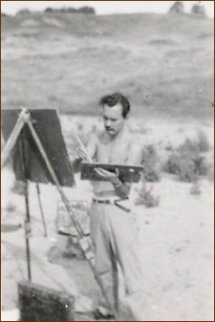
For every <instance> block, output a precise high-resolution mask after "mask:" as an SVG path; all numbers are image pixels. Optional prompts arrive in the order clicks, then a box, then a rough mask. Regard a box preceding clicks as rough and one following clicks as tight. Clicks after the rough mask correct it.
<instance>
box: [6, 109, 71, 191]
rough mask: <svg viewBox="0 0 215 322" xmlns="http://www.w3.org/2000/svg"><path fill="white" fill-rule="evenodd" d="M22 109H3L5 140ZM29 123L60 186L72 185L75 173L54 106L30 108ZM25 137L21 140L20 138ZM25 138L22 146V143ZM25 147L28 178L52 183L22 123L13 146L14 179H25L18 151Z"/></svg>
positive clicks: (30, 135)
mask: <svg viewBox="0 0 215 322" xmlns="http://www.w3.org/2000/svg"><path fill="white" fill-rule="evenodd" d="M20 112H21V110H2V131H3V136H4V138H5V140H6V141H7V139H8V137H9V135H10V133H11V132H12V131H13V128H14V126H15V124H16V121H17V119H18V116H19V113H20ZM30 114H31V117H32V124H33V126H34V128H35V130H36V132H37V135H38V137H39V138H40V141H41V143H42V145H43V148H44V149H45V151H46V154H47V156H48V159H49V161H50V163H51V165H52V167H53V169H54V171H55V174H56V176H57V178H58V180H59V183H60V185H61V186H69V187H71V186H73V185H74V183H75V181H74V175H73V168H72V164H71V161H70V159H69V156H68V153H67V149H66V145H65V142H64V139H63V136H62V131H61V126H60V122H59V118H58V115H57V111H56V110H30ZM23 139H24V140H23ZM23 142H24V147H23V145H22V144H23ZM22 147H23V148H24V151H25V160H24V161H25V164H26V167H25V168H26V175H27V178H28V179H29V180H31V181H33V182H40V183H54V182H53V180H52V178H51V176H50V174H49V172H48V169H47V166H46V164H45V162H44V160H43V158H42V156H41V153H40V151H39V150H38V147H37V145H36V143H35V141H34V139H33V137H32V134H31V133H30V130H29V128H28V127H27V126H26V125H25V128H24V130H23V131H22V133H21V134H20V136H19V138H18V140H17V143H16V145H15V147H14V149H13V155H12V156H13V167H14V170H15V174H16V178H17V180H24V174H23V160H22V158H21V155H20V151H21V149H22Z"/></svg>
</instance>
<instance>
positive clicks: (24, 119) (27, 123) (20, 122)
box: [2, 108, 116, 316]
mask: <svg viewBox="0 0 215 322" xmlns="http://www.w3.org/2000/svg"><path fill="white" fill-rule="evenodd" d="M26 127H27V128H28V130H30V133H31V135H32V138H33V140H34V142H35V143H36V146H37V148H38V150H39V152H40V155H41V156H42V159H43V161H44V163H45V165H46V168H47V170H48V172H49V175H50V177H51V179H52V182H53V183H54V184H55V185H56V188H57V190H58V192H59V194H60V196H61V198H62V201H63V203H64V205H65V208H66V210H67V213H68V215H69V217H70V218H71V219H72V221H73V225H74V227H75V229H76V231H77V235H78V243H79V245H80V248H81V250H82V251H83V254H84V256H85V258H86V260H87V262H88V264H89V266H90V268H91V270H92V272H93V275H94V277H95V279H96V281H97V283H98V285H99V286H100V288H101V291H102V293H103V295H104V297H105V299H106V301H107V304H108V305H109V307H110V309H111V311H112V312H113V314H114V315H115V316H116V312H115V309H114V308H113V307H112V305H111V303H110V301H109V299H108V297H107V295H106V292H105V288H104V286H103V284H102V281H101V279H100V277H99V276H97V274H96V271H95V263H94V254H93V250H92V249H93V248H92V244H91V241H90V240H89V238H87V237H86V236H85V235H84V232H83V230H82V227H81V226H80V224H79V221H78V220H77V218H76V215H75V213H74V212H73V210H72V208H71V206H70V203H69V200H68V199H67V197H66V195H65V194H64V191H63V189H62V187H61V185H60V182H59V179H58V177H57V175H56V173H55V171H54V169H53V166H52V164H51V163H50V161H49V158H48V156H47V153H46V151H45V149H44V147H43V145H42V143H41V140H40V138H39V136H38V134H37V132H36V131H35V128H34V126H33V124H32V119H31V113H30V111H29V110H27V109H26V108H23V109H22V110H21V112H20V114H19V117H18V119H17V122H16V124H15V126H14V129H13V131H12V132H11V134H10V136H9V138H8V140H7V143H6V145H5V147H4V150H3V155H2V167H3V166H4V164H5V162H6V161H7V159H8V157H9V155H10V154H11V152H12V150H13V148H14V146H15V144H16V143H17V139H18V138H19V137H21V140H20V147H19V149H20V150H19V151H20V158H21V160H20V161H21V164H22V174H23V175H24V182H25V205H26V218H25V240H26V258H27V269H28V279H29V280H31V279H32V276H31V258H30V242H29V237H30V212H29V195H28V171H29V168H28V164H27V162H26V149H25V148H26V143H27V141H26V140H27V136H26Z"/></svg>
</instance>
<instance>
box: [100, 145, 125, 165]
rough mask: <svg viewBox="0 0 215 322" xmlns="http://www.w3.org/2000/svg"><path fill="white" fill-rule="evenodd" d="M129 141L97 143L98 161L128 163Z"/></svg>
mask: <svg viewBox="0 0 215 322" xmlns="http://www.w3.org/2000/svg"><path fill="white" fill-rule="evenodd" d="M128 149H129V142H116V143H115V142H114V143H112V142H111V143H102V142H98V144H97V153H96V158H97V162H102V163H111V164H114V163H120V164H124V163H126V161H127V159H128V153H129V151H128Z"/></svg>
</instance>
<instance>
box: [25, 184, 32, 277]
mask: <svg viewBox="0 0 215 322" xmlns="http://www.w3.org/2000/svg"><path fill="white" fill-rule="evenodd" d="M25 206H26V217H25V244H26V257H27V270H28V279H29V281H31V253H30V240H29V236H30V233H31V227H30V213H29V198H28V181H27V180H26V182H25Z"/></svg>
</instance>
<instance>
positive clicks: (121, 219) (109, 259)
mask: <svg viewBox="0 0 215 322" xmlns="http://www.w3.org/2000/svg"><path fill="white" fill-rule="evenodd" d="M90 229H91V237H92V241H93V245H94V250H95V265H96V272H97V274H98V275H99V278H100V280H101V282H102V284H103V286H104V289H105V292H106V294H107V296H108V299H109V302H110V303H111V305H112V307H114V310H115V312H117V317H116V318H117V319H118V320H121V319H123V320H124V319H126V320H130V321H144V307H143V305H144V303H143V286H142V279H143V276H142V269H141V265H140V262H139V250H138V237H137V228H136V225H135V223H134V220H133V219H132V217H131V215H130V213H127V212H125V211H124V210H121V209H120V208H118V207H117V206H115V205H106V204H98V203H92V205H91V209H90ZM117 267H120V270H121V272H122V276H123V282H124V290H125V298H124V308H125V307H126V310H124V311H123V310H121V304H120V300H121V299H120V297H119V296H118V295H119V294H118V291H119V279H118V277H119V274H118V269H117ZM104 303H105V302H104V299H103V300H102V299H101V303H100V304H101V305H102V306H104ZM106 307H107V306H106ZM123 312H124V313H123ZM125 312H126V313H125ZM125 314H126V316H125Z"/></svg>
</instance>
